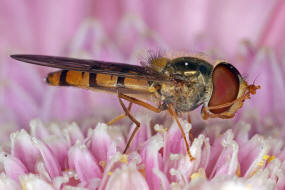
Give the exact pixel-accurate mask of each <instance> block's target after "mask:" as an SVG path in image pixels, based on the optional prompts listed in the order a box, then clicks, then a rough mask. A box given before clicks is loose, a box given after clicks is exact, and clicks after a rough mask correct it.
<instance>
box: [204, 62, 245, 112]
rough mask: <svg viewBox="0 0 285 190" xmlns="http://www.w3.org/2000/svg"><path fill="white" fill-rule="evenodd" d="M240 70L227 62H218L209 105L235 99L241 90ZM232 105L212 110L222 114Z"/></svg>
mask: <svg viewBox="0 0 285 190" xmlns="http://www.w3.org/2000/svg"><path fill="white" fill-rule="evenodd" d="M239 75H240V74H239V72H238V71H237V69H236V68H235V67H233V66H232V65H230V64H227V63H220V64H218V65H217V66H216V67H215V68H214V71H213V76H212V80H213V92H212V96H211V99H210V101H209V104H208V106H210V107H211V106H218V105H222V104H226V103H229V102H232V101H234V100H235V99H236V98H237V96H238V92H239V77H238V76H239ZM230 107H231V106H228V107H225V108H220V109H213V110H210V111H211V112H212V113H215V114H220V113H223V112H225V111H227V110H228V109H229V108H230Z"/></svg>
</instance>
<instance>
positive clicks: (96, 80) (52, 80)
mask: <svg viewBox="0 0 285 190" xmlns="http://www.w3.org/2000/svg"><path fill="white" fill-rule="evenodd" d="M47 82H48V83H49V84H50V85H54V86H76V87H81V88H96V89H106V90H112V89H113V90H114V89H117V88H125V89H129V90H134V91H144V92H149V83H148V81H147V80H143V79H133V78H128V77H123V76H115V75H109V74H101V73H89V72H81V71H71V70H61V71H57V72H52V73H49V75H48V77H47Z"/></svg>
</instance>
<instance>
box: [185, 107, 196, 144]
mask: <svg viewBox="0 0 285 190" xmlns="http://www.w3.org/2000/svg"><path fill="white" fill-rule="evenodd" d="M187 120H188V123H190V124H191V125H192V120H191V116H190V112H188V113H187ZM189 138H190V141H191V142H193V141H194V137H193V133H192V128H191V129H190V131H189Z"/></svg>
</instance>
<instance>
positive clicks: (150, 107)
mask: <svg viewBox="0 0 285 190" xmlns="http://www.w3.org/2000/svg"><path fill="white" fill-rule="evenodd" d="M118 98H119V101H120V104H121V106H122V108H123V110H124V111H125V114H126V115H127V116H128V117H129V118H130V120H132V121H133V122H134V123H135V124H136V128H135V130H134V131H133V132H132V134H131V137H130V139H129V140H128V142H127V145H126V148H125V150H124V152H123V153H124V154H125V153H126V152H127V150H128V148H129V147H130V145H131V143H132V141H133V139H134V137H135V136H136V134H137V132H138V130H139V128H140V122H139V121H138V120H136V119H135V118H134V116H132V114H131V113H130V112H129V110H128V109H127V108H126V106H125V104H124V103H123V101H122V99H125V100H127V101H129V102H130V103H134V104H137V105H140V106H143V107H145V108H147V109H149V110H152V111H154V112H157V113H159V112H160V111H161V110H160V109H159V108H156V107H154V106H152V105H150V104H148V103H146V102H143V101H141V100H138V99H136V98H133V97H130V96H127V95H125V94H122V93H120V92H118Z"/></svg>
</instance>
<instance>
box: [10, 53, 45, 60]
mask: <svg viewBox="0 0 285 190" xmlns="http://www.w3.org/2000/svg"><path fill="white" fill-rule="evenodd" d="M10 57H11V58H13V59H16V60H18V61H23V62H31V61H33V60H35V59H36V58H37V57H39V56H36V55H24V54H14V55H10Z"/></svg>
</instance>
